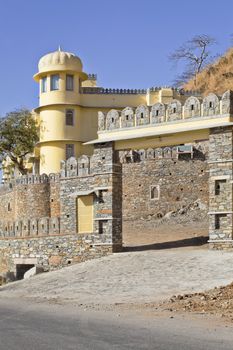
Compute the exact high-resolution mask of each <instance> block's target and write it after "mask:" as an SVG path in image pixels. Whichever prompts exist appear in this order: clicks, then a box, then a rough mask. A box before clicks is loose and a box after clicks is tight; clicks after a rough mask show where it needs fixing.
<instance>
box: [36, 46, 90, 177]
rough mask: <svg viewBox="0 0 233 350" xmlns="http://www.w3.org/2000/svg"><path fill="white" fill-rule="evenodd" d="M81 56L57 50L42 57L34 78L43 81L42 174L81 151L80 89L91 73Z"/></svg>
mask: <svg viewBox="0 0 233 350" xmlns="http://www.w3.org/2000/svg"><path fill="white" fill-rule="evenodd" d="M82 69H83V66H82V62H81V60H80V58H79V57H77V56H75V55H74V54H72V53H69V52H64V51H61V49H60V48H59V49H58V50H57V51H55V52H52V53H49V54H47V55H45V56H43V57H42V58H41V59H40V61H39V64H38V73H37V74H35V75H34V79H35V80H36V81H37V82H38V83H39V84H40V93H39V97H40V102H39V107H38V108H36V109H35V112H36V113H37V115H38V120H39V123H40V140H39V143H38V147H37V149H39V156H40V173H41V174H42V173H47V174H48V173H51V172H55V173H56V172H58V171H59V170H60V161H61V160H62V159H66V158H68V157H71V156H75V157H78V156H79V155H80V154H81V153H82V152H81V149H82V142H83V141H85V140H84V139H83V137H82V135H81V134H82V130H81V128H80V124H81V110H80V88H81V84H82V81H84V80H87V78H88V76H87V74H85V73H84V72H83V71H82Z"/></svg>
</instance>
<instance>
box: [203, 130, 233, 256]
mask: <svg viewBox="0 0 233 350" xmlns="http://www.w3.org/2000/svg"><path fill="white" fill-rule="evenodd" d="M232 165H233V130H232V127H228V128H227V127H226V128H215V129H212V131H211V133H210V138H209V167H210V174H209V192H210V195H209V216H210V219H209V242H210V247H212V248H218V249H223V248H232V247H233V221H232V219H233V207H232V206H233V196H232V194H233V193H232V190H233V181H232V180H233V176H232V175H233V173H232V171H233V167H232Z"/></svg>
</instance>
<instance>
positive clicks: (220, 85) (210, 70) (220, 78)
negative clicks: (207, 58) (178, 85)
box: [184, 48, 233, 95]
mask: <svg viewBox="0 0 233 350" xmlns="http://www.w3.org/2000/svg"><path fill="white" fill-rule="evenodd" d="M184 89H185V90H193V91H195V90H198V91H200V92H201V93H203V95H207V94H208V93H209V92H214V93H216V94H218V95H221V94H223V93H224V92H225V91H227V90H233V48H230V49H229V50H228V51H227V52H226V53H225V54H224V55H223V56H221V57H220V58H218V60H217V61H216V62H215V63H213V64H211V65H210V66H208V67H207V68H206V69H204V70H203V71H202V72H201V73H199V74H198V75H197V77H196V82H195V80H194V79H192V80H190V81H189V82H188V83H187V84H185V85H184Z"/></svg>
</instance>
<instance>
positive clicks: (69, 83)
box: [66, 74, 74, 91]
mask: <svg viewBox="0 0 233 350" xmlns="http://www.w3.org/2000/svg"><path fill="white" fill-rule="evenodd" d="M66 90H68V91H73V90H74V76H73V75H70V74H67V75H66Z"/></svg>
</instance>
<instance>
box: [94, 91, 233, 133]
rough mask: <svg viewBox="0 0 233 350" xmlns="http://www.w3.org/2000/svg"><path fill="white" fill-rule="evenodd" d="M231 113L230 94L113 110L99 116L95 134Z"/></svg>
mask: <svg viewBox="0 0 233 350" xmlns="http://www.w3.org/2000/svg"><path fill="white" fill-rule="evenodd" d="M231 113H233V93H232V91H226V92H225V93H224V94H223V95H222V97H221V98H219V97H218V96H216V95H215V94H213V93H211V94H209V95H208V96H206V97H204V98H203V99H201V98H200V97H199V98H198V97H196V96H190V97H188V98H187V99H186V100H185V102H184V104H182V102H181V101H180V100H178V99H174V100H173V101H172V102H171V103H169V104H164V103H160V102H158V103H155V104H153V105H152V106H151V107H148V106H146V105H140V106H138V107H137V108H136V109H134V108H132V107H126V108H124V109H123V110H122V111H118V110H115V109H112V110H110V111H109V112H108V113H107V114H106V113H103V112H99V113H98V130H99V132H100V133H101V132H104V131H105V132H106V131H111V130H114V131H116V130H117V129H118V130H119V129H124V128H132V127H140V126H145V125H156V124H161V123H168V122H175V121H182V120H186V119H190V118H198V117H211V116H217V115H227V114H231Z"/></svg>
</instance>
